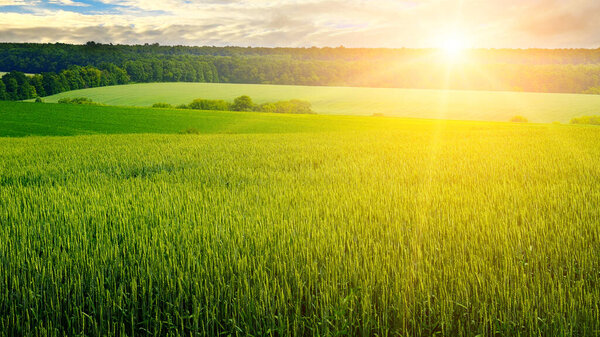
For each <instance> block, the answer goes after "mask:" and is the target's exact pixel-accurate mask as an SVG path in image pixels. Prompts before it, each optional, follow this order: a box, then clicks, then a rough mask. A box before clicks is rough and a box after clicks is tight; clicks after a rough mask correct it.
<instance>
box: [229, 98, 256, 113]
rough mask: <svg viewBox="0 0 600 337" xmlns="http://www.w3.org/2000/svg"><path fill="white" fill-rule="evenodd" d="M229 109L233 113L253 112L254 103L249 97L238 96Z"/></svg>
mask: <svg viewBox="0 0 600 337" xmlns="http://www.w3.org/2000/svg"><path fill="white" fill-rule="evenodd" d="M231 109H232V110H233V111H252V110H254V103H253V102H252V98H250V97H249V96H245V95H244V96H240V97H238V98H236V99H235V100H234V101H233V105H232V106H231Z"/></svg>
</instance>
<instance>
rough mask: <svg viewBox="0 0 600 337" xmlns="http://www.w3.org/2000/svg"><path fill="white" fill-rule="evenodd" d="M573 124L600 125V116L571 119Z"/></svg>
mask: <svg viewBox="0 0 600 337" xmlns="http://www.w3.org/2000/svg"><path fill="white" fill-rule="evenodd" d="M571 124H588V125H600V116H583V117H577V118H573V119H571Z"/></svg>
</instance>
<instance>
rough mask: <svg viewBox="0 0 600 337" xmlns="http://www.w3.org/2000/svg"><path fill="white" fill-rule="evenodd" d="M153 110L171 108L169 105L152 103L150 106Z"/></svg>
mask: <svg viewBox="0 0 600 337" xmlns="http://www.w3.org/2000/svg"><path fill="white" fill-rule="evenodd" d="M152 107H153V108H159V109H170V108H172V107H173V106H172V105H171V104H169V103H154V104H152Z"/></svg>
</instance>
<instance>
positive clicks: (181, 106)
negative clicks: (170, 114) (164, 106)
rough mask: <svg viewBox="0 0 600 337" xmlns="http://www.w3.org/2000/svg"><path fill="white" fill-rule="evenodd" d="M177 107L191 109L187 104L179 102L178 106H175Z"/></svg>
mask: <svg viewBox="0 0 600 337" xmlns="http://www.w3.org/2000/svg"><path fill="white" fill-rule="evenodd" d="M175 109H189V108H188V106H187V105H186V104H179V105H178V106H176V107H175Z"/></svg>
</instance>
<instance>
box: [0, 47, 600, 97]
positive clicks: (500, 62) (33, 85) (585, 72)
mask: <svg viewBox="0 0 600 337" xmlns="http://www.w3.org/2000/svg"><path fill="white" fill-rule="evenodd" d="M0 71H7V72H10V73H8V74H5V75H4V76H3V77H2V81H0V99H2V100H21V99H29V98H33V97H43V96H46V95H51V94H56V93H59V92H62V91H67V90H74V89H82V88H89V87H97V86H106V85H115V84H125V83H132V82H133V83H144V82H211V83H213V82H214V83H216V82H221V83H249V84H252V83H258V84H290V85H319V86H361V87H388V88H422V89H466V90H509V91H528V92H555V93H586V94H598V93H600V49H552V50H549V49H548V50H547V49H475V50H470V51H468V52H466V55H464V56H463V57H462V58H461V60H460V61H450V60H447V59H444V57H443V56H441V55H440V53H439V51H437V50H433V49H405V48H404V49H352V48H344V47H338V48H243V47H187V46H160V45H158V44H152V45H148V44H147V45H112V44H100V43H95V42H88V43H86V44H85V45H70V44H59V43H56V44H32V43H0ZM24 73H31V74H36V75H34V76H26V75H25V74H24Z"/></svg>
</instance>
